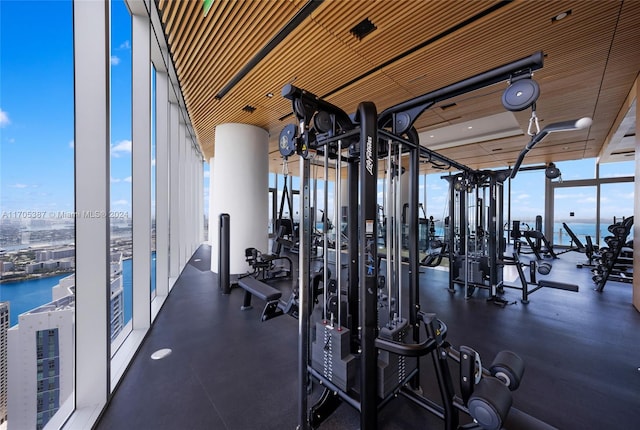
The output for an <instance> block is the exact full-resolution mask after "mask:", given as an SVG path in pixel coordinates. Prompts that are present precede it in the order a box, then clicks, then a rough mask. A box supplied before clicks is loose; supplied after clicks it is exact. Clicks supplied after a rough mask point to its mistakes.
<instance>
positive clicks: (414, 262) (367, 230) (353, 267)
mask: <svg viewBox="0 0 640 430" xmlns="http://www.w3.org/2000/svg"><path fill="white" fill-rule="evenodd" d="M542 63H543V54H542V53H541V52H537V53H535V54H533V55H531V56H529V57H525V58H522V59H520V60H517V61H515V62H512V63H509V64H505V65H503V66H500V67H497V68H495V69H493V70H490V71H488V72H485V73H482V74H479V75H476V76H474V77H471V78H468V79H465V80H462V81H459V82H457V83H455V84H452V85H450V86H447V87H444V88H442V89H440V90H437V91H433V92H431V93H427V94H425V95H423V96H419V97H416V98H414V99H411V100H408V101H406V102H403V103H400V104H398V105H396V106H393V107H390V108H388V109H386V110H384V111H383V112H382V113H380V114H378V113H377V110H376V106H375V105H374V104H373V103H371V102H362V103H360V105H359V106H358V110H357V112H356V113H355V115H354V120H353V121H352V120H351V117H350V116H349V115H347V114H346V113H345V112H344V111H343V110H341V109H340V108H338V107H336V106H334V105H332V104H331V103H329V102H327V101H324V100H322V99H320V98H318V97H317V96H315V95H314V94H312V93H310V92H308V91H305V90H303V89H300V88H296V87H294V86H293V85H291V84H288V85H286V86H285V87H284V88H283V89H282V96H283V97H285V98H287V99H289V100H291V102H292V107H293V112H294V114H295V116H296V119H297V120H298V130H299V136H297V137H296V139H297V142H296V148H297V151H298V153H299V154H300V155H301V163H300V175H301V202H302V206H303V207H302V211H301V213H302V220H301V229H300V255H299V258H300V309H299V316H300V317H299V326H298V328H299V337H300V340H299V349H298V355H299V366H298V377H299V384H300V385H299V407H298V421H299V425H298V428H299V429H307V428H309V427H310V426H311V427H316V426H317V425H319V424H320V423H321V422H322V419H323V418H324V417H323V416H325V417H326V416H328V415H329V414H331V413H332V412H333V411H334V410H335V408H336V407H337V406H338V405H339V404H340V402H341V401H344V402H346V403H348V404H349V405H351V406H353V407H354V408H356V409H357V410H358V411H359V413H360V427H361V429H366V430H373V429H376V428H377V421H378V415H377V413H378V409H379V408H380V407H382V406H384V405H385V404H386V403H387V402H389V401H390V400H391V399H392V398H394V397H395V395H396V394H397V393H400V392H401V393H402V394H403V395H405V396H408V397H410V398H411V399H412V400H413V401H414V402H415V403H417V404H420V405H421V406H423V407H425V409H427V410H429V411H431V412H432V413H434V414H436V415H437V416H439V417H441V418H443V419H444V420H445V428H446V429H447V430H453V429H454V428H456V427H457V426H458V418H457V412H456V410H455V409H456V408H457V409H461V410H463V411H464V410H465V408H464V405H461V404H460V402H458V401H457V400H456V398H455V394H454V390H453V386H452V382H451V375H450V374H449V371H448V367H447V365H446V363H445V361H446V358H445V357H441V354H440V350H439V347H440V346H442V336H441V333H439V329H435V328H434V317H430V318H429V322H427V321H425V318H426V317H425V314H422V313H421V312H420V303H419V285H418V274H419V258H418V240H417V237H418V234H417V233H418V231H417V229H418V220H417V217H418V176H419V163H420V159H421V158H423V159H427V160H428V161H430V162H433V163H440V165H443V166H446V167H448V168H454V169H459V170H462V171H464V172H472V173H475V171H474V170H473V169H470V168H469V167H467V166H464V165H462V164H460V163H457V162H455V161H454V160H451V159H449V158H447V157H444V156H442V155H440V154H438V153H436V152H434V151H431V150H428V149H426V148H424V147H422V146H420V145H419V142H418V138H417V132H416V130H415V129H414V128H413V124H414V122H415V120H416V119H417V118H418V117H419V116H420V115H421V114H422V113H423V112H424V111H425V110H426V109H428V108H429V107H431V106H433V105H434V104H435V103H437V102H440V101H443V100H446V99H449V98H452V97H455V96H458V95H461V94H465V93H467V92H470V91H474V90H477V89H480V88H483V87H486V86H489V85H493V84H495V83H498V82H501V81H505V80H510V79H511V78H512V77H514V76H519V77H521V76H530V75H531V73H532V71H533V70H536V69H539V68H541V67H542ZM319 111H323V112H324V113H325V114H326V113H328V114H329V117H330V119H331V124H332V129H331V130H329V131H327V130H314V129H313V128H312V127H311V126H310V124H311V121H312V119H313V117H314V115H315V114H316V113H317V112H319ZM379 139H388V140H391V141H392V142H394V143H395V144H401V145H402V148H403V151H405V152H407V153H409V160H410V161H409V164H410V169H409V170H410V172H409V175H410V178H411V181H410V191H409V194H410V199H409V238H410V240H409V286H408V289H409V292H410V293H409V300H408V306H407V308H408V312H409V325H410V331H411V335H410V336H411V337H412V339H411V341H408V340H409V339H407V342H397V341H393V340H388V339H382V338H380V337H379V336H378V335H379V327H378V295H377V290H378V255H377V253H378V252H377V199H376V190H377V175H378V159H379V158H381V157H385V156H387V155H389V154H387V153H385V150H384V146H380V145H379ZM338 140H340V141H341V142H342V147H343V148H347V147H348V148H349V157H347V158H346V160H345V161H346V162H347V163H348V167H347V172H348V194H349V196H348V198H349V210H348V215H347V220H348V221H347V222H348V231H349V234H348V255H349V262H348V265H347V270H348V285H347V288H348V291H347V296H348V297H349V306H350V307H349V315H350V321H351V324H352V327H351V331H350V344H351V345H350V348H351V353H352V354H354V355H357V357H358V359H359V379H358V381H359V384H358V385H357V386H354V387H347V389H342V388H340V387H339V386H338V385H337V384H335V383H333V381H332V380H330V379H328V378H327V377H325V375H323V374H322V373H321V372H319V371H318V370H317V369H314V368H313V367H312V366H311V363H310V355H311V354H310V346H311V344H310V329H311V327H310V315H311V312H312V307H313V297H311V294H312V292H311V291H310V290H311V289H310V288H309V284H310V276H309V274H310V258H309V255H310V250H309V249H308V248H309V244H310V243H311V231H312V228H311V225H310V191H309V181H310V180H309V173H310V169H309V166H310V161H309V158H308V157H307V154H308V151H316V152H317V153H320V154H322V155H324V156H325V157H332V156H333V155H332V153H331V152H332V145H333V144H334V143H336V142H337V141H338ZM493 234H494V235H495V231H494V232H493ZM401 305H402V304H401ZM398 306H400V305H398ZM403 306H404V305H403ZM421 321H424V324H425V326H426V327H427V339H426V340H425V341H423V342H421V341H420V338H421V337H420V330H419V325H420V322H421ZM340 322H342V321H340ZM380 350H384V351H388V352H391V353H393V354H399V355H402V356H407V357H419V356H422V355H426V354H432V356H433V360H434V364H435V367H436V374H437V377H438V383H439V386H440V389H441V394H442V397H443V399H442V401H443V403H444V405H445V406H444V407H442V406H439V405H438V404H437V403H435V402H432V401H430V400H428V399H425V398H423V397H422V396H419V395H418V394H416V393H415V391H414V390H408V388H407V387H409V386H411V387H413V388H417V387H418V381H419V367H416V368H415V370H414V371H412V372H410V373H409V374H408V375H407V376H406V378H405V379H404V380H402V381H399V383H398V385H397V387H396V388H395V389H394V390H393V392H392V393H391V394H390V395H389V396H388V397H387V398H384V399H381V398H379V397H378V389H377V388H378V364H377V363H378V352H379V351H380ZM312 380H317V381H319V382H320V383H321V384H322V385H324V386H325V387H327V388H326V390H325V393H324V395H323V396H322V398H321V400H320V401H319V402H318V403H316V405H314V407H313V411H314V414H313V415H315V416H311V414H310V413H309V411H310V408H309V407H308V397H307V396H308V392H309V389H310V383H311V381H312ZM317 415H322V416H321V417H319V418H318V416H317Z"/></svg>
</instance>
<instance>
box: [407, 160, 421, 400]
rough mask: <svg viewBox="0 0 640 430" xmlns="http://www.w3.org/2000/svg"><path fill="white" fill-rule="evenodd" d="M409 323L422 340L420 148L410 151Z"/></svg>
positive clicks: (416, 338) (415, 384) (416, 337)
mask: <svg viewBox="0 0 640 430" xmlns="http://www.w3.org/2000/svg"><path fill="white" fill-rule="evenodd" d="M409 175H410V176H409V181H410V182H409V324H410V325H411V327H412V329H413V333H412V334H413V341H414V342H415V343H419V342H420V322H419V321H418V311H420V288H419V270H420V267H419V264H418V260H419V256H418V235H419V232H420V225H419V223H418V189H419V187H420V182H419V175H420V156H419V154H418V150H416V149H412V150H411V151H410V153H409ZM419 366H420V360H416V368H417V369H419V368H420V367H419ZM411 385H412V387H413V388H417V387H418V386H419V385H420V377H419V373H418V374H417V375H416V377H415V378H413V380H412V381H411Z"/></svg>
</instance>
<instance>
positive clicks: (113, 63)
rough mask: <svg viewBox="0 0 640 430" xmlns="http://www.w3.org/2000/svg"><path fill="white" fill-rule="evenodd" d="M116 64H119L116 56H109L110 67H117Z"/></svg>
mask: <svg viewBox="0 0 640 430" xmlns="http://www.w3.org/2000/svg"><path fill="white" fill-rule="evenodd" d="M118 64H120V58H118V57H117V56H116V55H112V56H111V65H112V66H117V65H118Z"/></svg>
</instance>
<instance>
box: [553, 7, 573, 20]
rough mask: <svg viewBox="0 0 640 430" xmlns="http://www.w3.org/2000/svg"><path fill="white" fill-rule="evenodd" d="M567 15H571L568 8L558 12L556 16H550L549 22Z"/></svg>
mask: <svg viewBox="0 0 640 430" xmlns="http://www.w3.org/2000/svg"><path fill="white" fill-rule="evenodd" d="M569 15H571V9H569V10H567V11H565V12H560V13H559V14H557V15H556V16H554V17H553V18H551V22H556V21H560V20H561V19H565V18H566V17H568V16H569Z"/></svg>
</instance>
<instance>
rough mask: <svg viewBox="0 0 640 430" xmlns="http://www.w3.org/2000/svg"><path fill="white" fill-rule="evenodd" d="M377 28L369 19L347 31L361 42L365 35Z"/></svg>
mask: <svg viewBox="0 0 640 430" xmlns="http://www.w3.org/2000/svg"><path fill="white" fill-rule="evenodd" d="M377 28H378V27H376V26H375V24H374V23H372V22H371V21H370V20H369V18H365V19H363V20H362V21H360V22H359V23H358V24H356V26H355V27H353V28H352V29H351V30H349V33H351V34H353V35H354V36H355V37H356V38H357V39H358V40H362V39H363V38H364V37H365V36H366V35H368V34H369V33H371V32H372V31H373V30H375V29H377Z"/></svg>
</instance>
